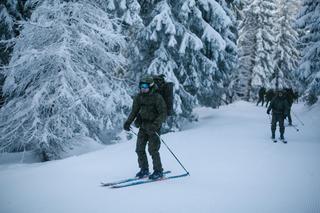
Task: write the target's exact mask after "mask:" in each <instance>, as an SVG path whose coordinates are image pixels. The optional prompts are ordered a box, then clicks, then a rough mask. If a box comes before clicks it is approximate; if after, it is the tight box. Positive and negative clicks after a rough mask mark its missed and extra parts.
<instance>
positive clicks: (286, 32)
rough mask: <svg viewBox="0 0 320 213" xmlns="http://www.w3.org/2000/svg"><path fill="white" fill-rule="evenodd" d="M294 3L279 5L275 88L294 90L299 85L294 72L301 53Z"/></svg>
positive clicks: (273, 81)
mask: <svg viewBox="0 0 320 213" xmlns="http://www.w3.org/2000/svg"><path fill="white" fill-rule="evenodd" d="M293 3H294V1H292V0H281V1H280V2H279V3H278V5H279V6H278V19H277V22H278V24H277V29H276V33H277V36H276V46H275V57H274V61H275V68H274V71H275V72H274V75H273V79H272V86H273V87H274V88H292V87H295V86H296V85H297V83H296V80H295V76H294V73H293V72H294V71H295V69H296V68H297V63H298V59H299V51H298V50H297V43H298V33H297V31H296V30H295V29H294V28H293V23H294V15H295V14H294V8H292V4H293Z"/></svg>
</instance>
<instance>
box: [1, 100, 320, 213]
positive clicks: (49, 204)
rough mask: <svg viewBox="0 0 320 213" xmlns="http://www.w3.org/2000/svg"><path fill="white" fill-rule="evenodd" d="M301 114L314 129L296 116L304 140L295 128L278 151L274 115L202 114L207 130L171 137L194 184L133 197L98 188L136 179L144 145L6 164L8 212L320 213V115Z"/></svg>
mask: <svg viewBox="0 0 320 213" xmlns="http://www.w3.org/2000/svg"><path fill="white" fill-rule="evenodd" d="M293 111H294V112H295V113H296V114H297V115H298V116H299V117H300V118H301V119H302V120H303V122H304V124H305V125H304V126H303V125H302V124H301V123H299V121H297V120H296V118H295V117H294V116H293V120H294V123H296V124H298V125H299V126H298V128H299V129H300V132H297V131H296V130H295V129H294V128H293V127H289V128H286V134H285V135H286V138H287V139H288V144H283V143H280V142H279V143H277V144H274V143H272V141H271V140H270V124H269V120H268V116H267V114H266V109H265V108H262V107H256V106H255V105H254V104H252V103H247V102H237V103H235V104H232V105H229V106H225V107H221V108H220V109H216V110H213V109H207V108H199V109H197V113H198V114H199V122H197V123H194V124H192V125H190V126H189V127H188V128H186V129H185V130H184V131H182V132H178V133H170V134H166V135H163V136H162V138H163V139H164V140H165V141H166V142H167V144H168V145H169V146H170V147H171V148H172V150H173V151H174V152H175V153H176V154H177V156H178V157H179V158H180V160H181V161H182V162H183V163H184V165H185V167H186V168H187V169H188V170H189V171H190V174H191V176H189V177H184V178H180V179H173V180H168V181H162V182H157V183H151V184H145V185H139V186H133V187H129V188H123V189H109V188H107V187H104V188H103V187H100V186H99V184H100V182H101V181H105V182H108V181H113V180H118V179H122V178H125V177H131V176H133V175H134V174H135V173H136V172H137V170H138V168H137V162H136V154H135V152H134V148H135V143H134V141H135V138H133V139H132V141H129V142H125V143H120V144H116V145H111V146H107V147H106V148H104V149H100V150H98V151H93V152H90V153H87V154H83V155H79V156H74V157H69V158H66V159H64V160H59V161H52V162H46V163H30V162H32V161H31V160H30V161H29V163H9V160H7V161H6V162H2V164H1V165H0V212H1V213H37V212H42V213H51V212H52V213H64V212H68V213H71V212H74V213H80V212H83V213H102V212H103V213H105V212H110V213H118V212H119V213H135V212H139V213H150V212H152V213H171V212H172V213H173V212H183V213H188V212H190V213H212V212H217V213H224V212H230V213H242V212H244V213H263V212H266V213H286V212H288V213H295V212H296V213H316V212H317V213H318V212H320V169H319V168H320V166H319V165H320V131H319V126H320V119H319V118H320V106H319V105H317V106H315V107H313V108H312V109H310V108H306V107H304V106H303V105H295V106H294V108H293ZM161 156H162V161H163V165H164V168H165V169H166V170H171V171H172V173H173V174H180V173H183V170H182V169H181V168H180V167H179V165H178V164H177V162H176V161H175V159H174V158H173V157H172V156H171V154H170V153H169V152H168V151H167V150H166V148H165V147H164V146H162V148H161ZM27 162H28V161H27Z"/></svg>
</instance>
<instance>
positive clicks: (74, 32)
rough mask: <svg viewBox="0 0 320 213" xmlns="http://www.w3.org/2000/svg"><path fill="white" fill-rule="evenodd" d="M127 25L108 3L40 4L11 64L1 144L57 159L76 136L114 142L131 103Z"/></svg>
mask: <svg viewBox="0 0 320 213" xmlns="http://www.w3.org/2000/svg"><path fill="white" fill-rule="evenodd" d="M120 31H121V28H120V25H119V22H118V21H117V20H114V19H110V18H109V13H108V12H107V11H106V9H105V4H104V2H100V1H98V0H97V1H87V0H81V1H77V2H73V1H60V0H53V1H52V0H50V1H49V0H48V1H47V0H44V1H42V2H41V3H39V4H38V6H37V7H36V9H35V10H34V11H33V13H32V16H31V18H30V20H29V21H27V22H25V23H24V24H23V30H22V31H21V36H20V37H19V39H17V41H16V45H15V46H14V50H13V54H12V58H11V60H10V63H9V65H8V68H7V69H6V70H5V75H6V80H5V83H4V87H3V91H4V95H5V96H6V99H7V102H6V104H5V105H4V106H3V107H2V108H1V110H0V123H1V126H0V150H1V151H8V152H12V151H23V150H34V151H36V152H37V153H38V154H40V155H41V156H42V157H43V159H44V160H50V159H57V158H60V157H61V154H62V153H63V151H64V150H67V149H68V148H70V147H72V146H73V145H74V144H72V141H74V139H76V138H82V137H88V138H91V139H93V140H95V141H97V142H101V143H109V142H110V141H111V140H112V138H113V137H115V135H116V133H117V132H118V131H119V130H120V129H122V128H121V127H122V122H123V119H124V117H125V113H127V112H128V106H130V103H131V97H130V96H129V95H128V93H127V90H126V89H125V88H126V83H125V81H123V80H122V79H121V76H122V75H123V72H124V69H123V67H124V66H125V64H126V59H125V57H123V55H122V50H123V49H124V48H125V46H126V42H125V38H124V36H123V35H121V34H120Z"/></svg>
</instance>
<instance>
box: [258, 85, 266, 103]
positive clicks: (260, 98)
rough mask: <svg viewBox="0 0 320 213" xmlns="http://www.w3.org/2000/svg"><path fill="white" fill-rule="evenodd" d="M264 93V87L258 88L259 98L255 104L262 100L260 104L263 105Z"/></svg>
mask: <svg viewBox="0 0 320 213" xmlns="http://www.w3.org/2000/svg"><path fill="white" fill-rule="evenodd" d="M265 94H266V88H264V87H261V88H260V90H259V100H258V102H257V106H258V105H259V103H260V102H262V104H261V106H263V105H264V95H265Z"/></svg>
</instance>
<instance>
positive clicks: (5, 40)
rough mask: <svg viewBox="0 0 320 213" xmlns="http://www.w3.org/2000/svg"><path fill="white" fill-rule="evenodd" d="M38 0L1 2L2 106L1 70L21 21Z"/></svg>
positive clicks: (0, 66)
mask: <svg viewBox="0 0 320 213" xmlns="http://www.w3.org/2000/svg"><path fill="white" fill-rule="evenodd" d="M36 1H37V0H27V1H23V0H7V1H4V2H3V3H1V4H0V107H1V106H2V105H3V103H4V101H5V100H4V97H3V94H2V86H3V82H4V75H3V74H2V72H1V70H2V67H3V66H5V65H7V64H8V63H9V61H10V57H11V53H12V50H13V46H14V44H15V37H17V36H18V35H19V33H20V24H19V22H20V21H22V20H25V19H26V18H28V17H29V15H30V14H31V9H32V8H33V6H34V5H35V4H36Z"/></svg>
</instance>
